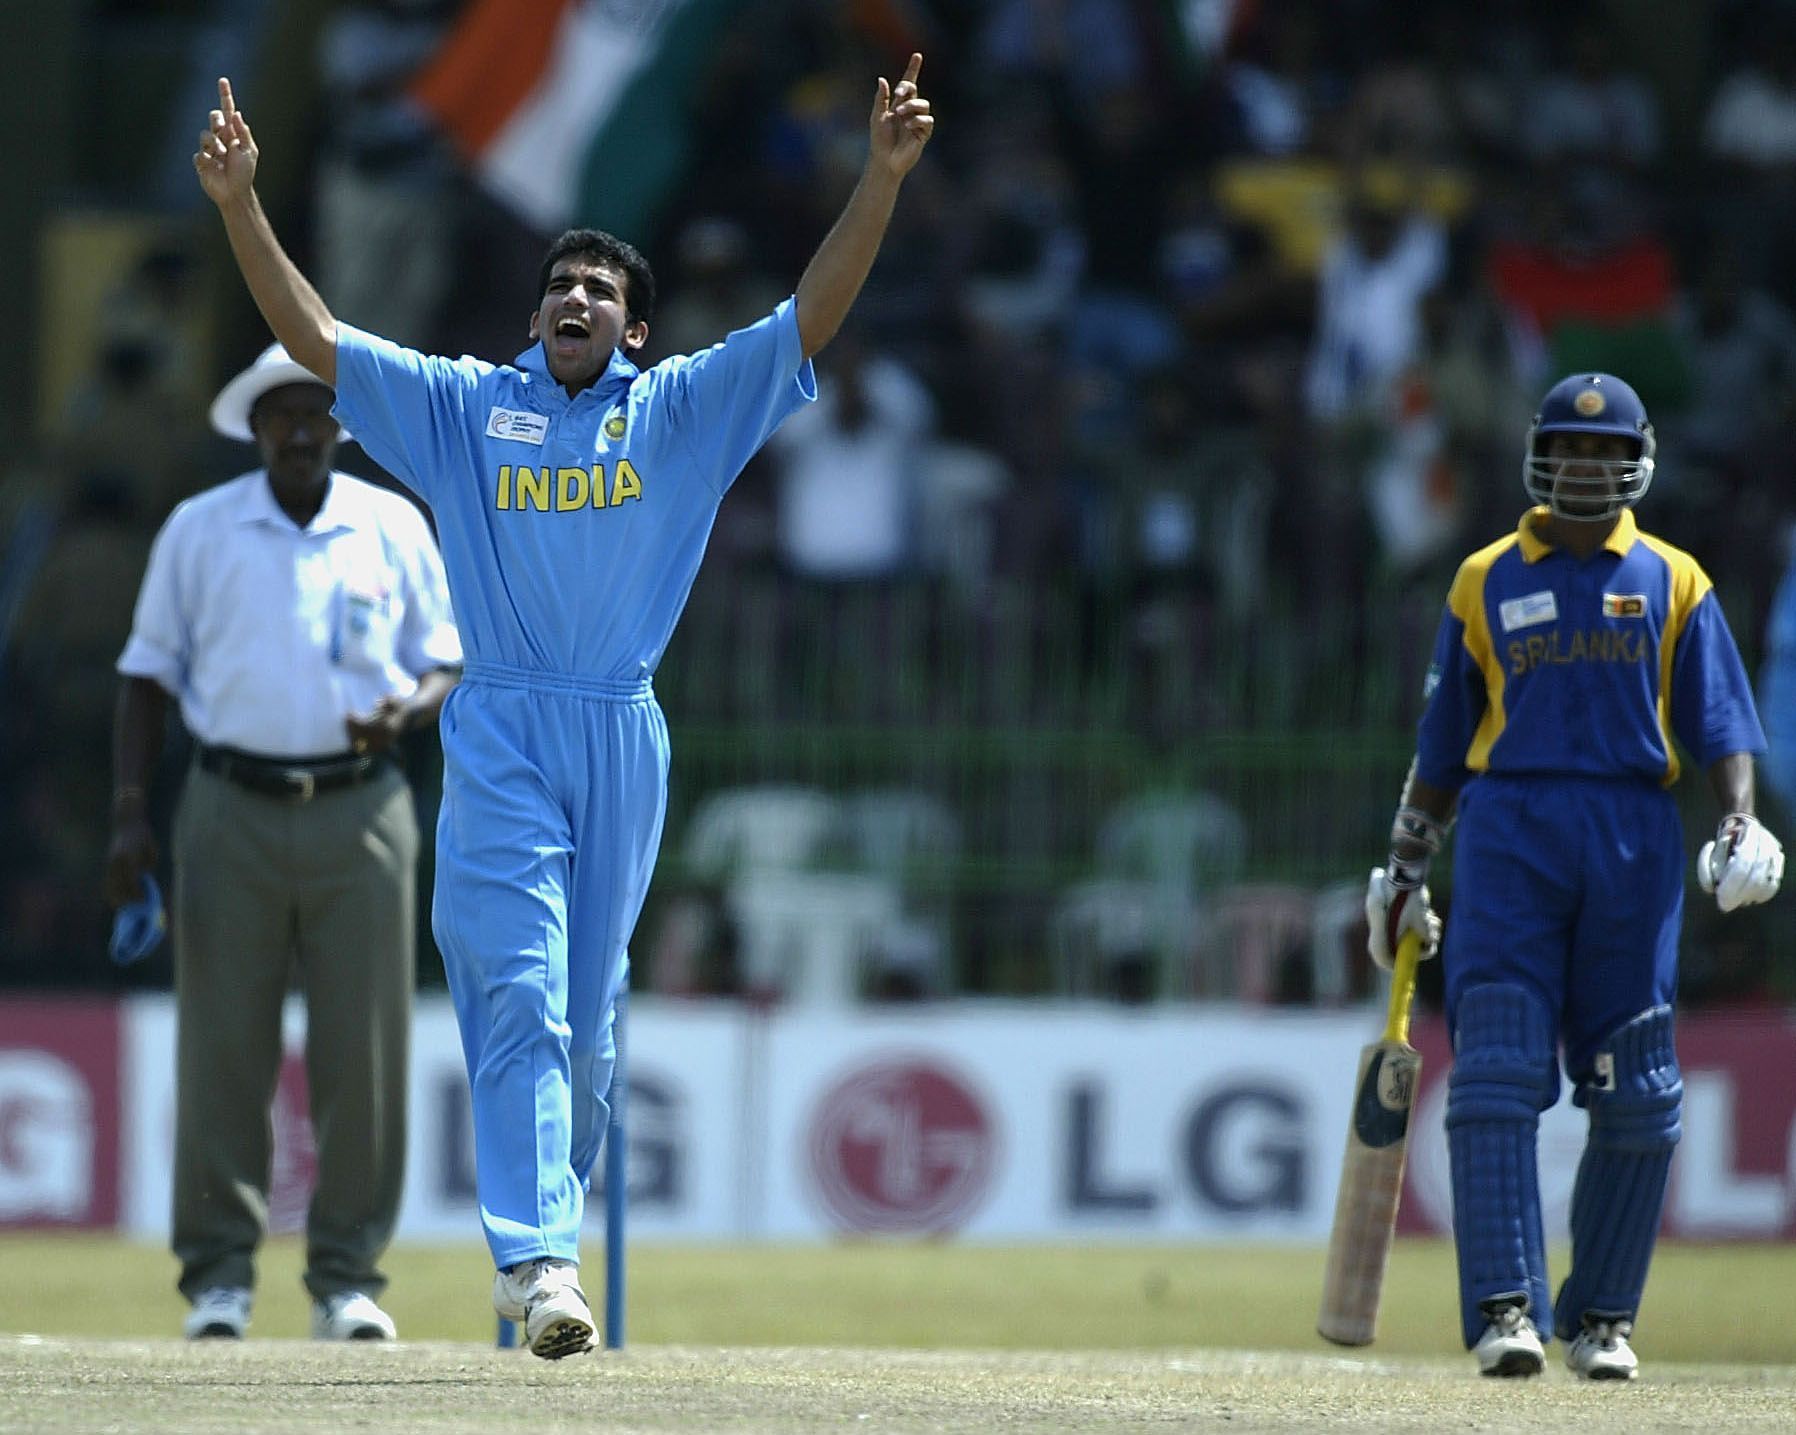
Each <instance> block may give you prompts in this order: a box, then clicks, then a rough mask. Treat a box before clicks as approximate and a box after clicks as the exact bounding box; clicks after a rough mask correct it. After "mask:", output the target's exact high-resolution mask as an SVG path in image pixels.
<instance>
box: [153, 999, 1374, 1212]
mask: <svg viewBox="0 0 1796 1435" xmlns="http://www.w3.org/2000/svg"><path fill="white" fill-rule="evenodd" d="M125 1029H126V1037H125V1067H126V1078H125V1082H124V1088H125V1092H126V1111H125V1121H124V1125H125V1132H126V1134H125V1145H126V1160H125V1168H126V1169H125V1182H124V1186H125V1198H124V1215H123V1224H124V1226H125V1227H126V1229H128V1230H131V1231H133V1232H136V1233H138V1234H142V1235H146V1236H158V1237H159V1236H161V1235H163V1234H164V1233H165V1232H166V1230H167V1224H168V1213H169V1196H170V1182H169V1157H170V1152H171V1150H172V1145H173V1129H174V1047H173V1042H174V1021H173V1008H172V1005H171V1004H170V1003H169V1002H168V1001H167V1000H166V999H159V998H142V999H138V1000H134V1001H132V1002H131V1003H130V1004H129V1008H128V1011H127V1019H126V1024H125ZM1368 1029H1369V1018H1368V1017H1366V1016H1365V1015H1364V1014H1349V1015H1345V1016H1343V1015H1333V1016H1321V1017H1319V1016H1314V1015H1303V1016H1274V1015H1269V1014H1266V1013H1254V1014H1252V1015H1247V1014H1243V1013H1241V1012H1228V1011H1218V1012H1205V1013H1193V1012H1189V1011H1187V1012H1176V1013H1175V1012H1149V1013H1140V1014H1135V1013H1127V1012H1114V1011H1103V1010H1098V1011H1094V1010H1092V1009H1090V1008H1055V1007H1043V1006H1041V1005H1033V1004H1032V1005H1022V1004H1018V1005H996V1006H990V1007H988V1006H985V1005H956V1006H945V1007H917V1008H911V1009H907V1010H906V1011H905V1012H903V1013H902V1014H895V1015H891V1016H881V1015H877V1014H872V1015H869V1014H862V1013H856V1012H842V1013H840V1014H833V1015H829V1014H815V1013H799V1012H794V1013H779V1012H772V1013H769V1012H766V1011H756V1010H752V1009H747V1008H744V1007H740V1006H736V1005H733V1004H724V1003H670V1002H654V1001H650V1000H645V999H642V998H638V999H637V1000H636V1003H635V1006H634V1008H633V1010H632V1011H631V1014H630V1019H629V1025H628V1032H627V1041H628V1048H629V1063H630V1073H631V1087H630V1095H629V1105H628V1108H627V1119H628V1128H627V1129H628V1133H629V1140H630V1182H629V1184H630V1232H631V1235H632V1236H633V1237H644V1238H649V1239H669V1240H687V1241H710V1240H741V1239H756V1238H766V1239H776V1240H820V1239H827V1238H830V1237H831V1236H834V1235H838V1234H841V1233H843V1232H848V1231H860V1232H868V1233H874V1234H895V1235H902V1234H939V1235H947V1234H958V1235H961V1236H963V1237H966V1238H969V1239H985V1240H1014V1239H1029V1240H1054V1239H1078V1238H1081V1237H1085V1236H1093V1235H1101V1236H1106V1237H1116V1238H1129V1237H1140V1238H1143V1239H1177V1238H1186V1237H1189V1238H1215V1237H1224V1236H1241V1237H1250V1238H1253V1239H1256V1240H1298V1241H1316V1240H1320V1239H1322V1238H1323V1237H1324V1236H1325V1235H1326V1232H1327V1228H1328V1221H1329V1216H1330V1213H1331V1211H1332V1209H1333V1201H1334V1183H1335V1180H1336V1176H1337V1172H1336V1169H1335V1167H1336V1165H1337V1163H1338V1160H1339V1141H1340V1133H1341V1132H1342V1131H1343V1130H1344V1129H1345V1122H1346V1119H1347V1106H1348V1100H1349V1092H1348V1089H1347V1088H1348V1086H1349V1084H1350V1078H1351V1073H1352V1071H1353V1069H1354V1059H1355V1053H1356V1052H1357V1050H1358V1047H1359V1045H1360V1043H1361V1042H1363V1041H1364V1040H1365V1039H1366V1036H1367V1032H1368ZM286 1037H287V1042H288V1055H287V1059H286V1061H285V1063H284V1064H283V1070H284V1072H285V1073H287V1074H289V1075H291V1074H292V1073H295V1072H298V1073H300V1076H299V1078H298V1085H299V1088H300V1091H301V1092H302V1093H303V1061H302V1056H301V1053H302V1051H303V1042H304V1015H303V1010H302V1009H301V1008H300V1007H299V1006H298V1005H297V1003H296V1004H294V1005H292V1006H291V1007H290V1008H289V1010H288V1014H287V1022H286ZM294 1084H295V1083H294V1082H293V1081H291V1080H286V1081H284V1082H283V1087H282V1094H283V1097H284V1098H285V1097H287V1093H288V1092H289V1091H290V1089H291V1088H292V1087H293V1085H294ZM289 1105H290V1098H289V1099H286V1100H277V1104H276V1115H277V1119H276V1123H275V1126H276V1143H275V1145H276V1151H275V1160H274V1166H275V1180H274V1189H273V1193H272V1195H271V1203H270V1204H271V1207H272V1208H273V1211H274V1217H275V1219H274V1220H273V1222H272V1223H273V1224H274V1225H275V1226H276V1228H277V1229H296V1228H298V1227H299V1225H300V1224H301V1223H302V1221H303V1212H304V1201H303V1196H304V1190H303V1182H304V1181H305V1179H306V1178H307V1176H308V1175H309V1172H310V1170H311V1162H312V1159H313V1157H312V1152H311V1146H310V1136H309V1132H308V1131H306V1130H304V1129H303V1125H304V1123H303V1122H295V1121H294V1120H292V1119H290V1117H289V1116H288V1115H286V1114H284V1113H285V1112H286V1109H287V1107H288V1106H289ZM409 1112H410V1139H409V1144H408V1152H407V1161H408V1165H407V1180H406V1188H405V1189H406V1194H405V1202H404V1205H403V1207H402V1210H401V1214H400V1222H399V1232H398V1234H399V1235H400V1237H402V1238H411V1239H426V1240H430V1239H457V1238H466V1237H469V1236H472V1235H474V1234H475V1233H476V1232H477V1231H478V1229H479V1224H478V1213H477V1202H476V1196H475V1168H474V1152H473V1130H472V1122H471V1118H470V1114H469V1105H468V1086H467V1078H466V1075H465V1073H464V1071H463V1067H462V1056H461V1046H460V1041H459V1038H458V1036H457V1033H456V1028H455V1020H454V1015H453V1013H452V1011H451V1010H450V1007H449V1005H448V1003H447V1002H446V1001H443V1000H440V999H430V998H426V999H421V1000H420V1001H419V1003H418V1008H417V1015H416V1021H415V1026H414V1035H413V1042H412V1079H411V1092H410V1105H409ZM596 1186H597V1182H596V1181H595V1191H594V1193H593V1197H592V1199H591V1200H590V1201H589V1203H588V1217H587V1219H588V1225H589V1226H590V1227H593V1228H595V1229H596V1228H597V1227H599V1226H600V1225H601V1224H602V1222H603V1203H602V1199H601V1196H600V1193H599V1191H598V1190H597V1189H596Z"/></svg>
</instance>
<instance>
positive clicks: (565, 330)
mask: <svg viewBox="0 0 1796 1435" xmlns="http://www.w3.org/2000/svg"><path fill="white" fill-rule="evenodd" d="M591 344H592V325H591V324H590V323H589V322H587V320H586V319H585V318H584V317H583V316H582V315H579V314H563V315H562V316H561V317H560V318H559V319H557V320H556V321H555V328H554V331H553V332H552V333H551V334H550V335H549V345H550V348H551V349H552V350H553V351H554V353H555V354H556V356H557V357H559V358H563V359H580V358H584V357H585V356H586V353H587V350H588V348H589V347H590V346H591Z"/></svg>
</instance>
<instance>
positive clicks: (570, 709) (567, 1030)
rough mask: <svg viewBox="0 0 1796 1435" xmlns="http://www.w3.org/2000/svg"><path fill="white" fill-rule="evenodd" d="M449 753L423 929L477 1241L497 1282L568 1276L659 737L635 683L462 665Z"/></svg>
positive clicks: (647, 863) (639, 880)
mask: <svg viewBox="0 0 1796 1435" xmlns="http://www.w3.org/2000/svg"><path fill="white" fill-rule="evenodd" d="M442 738H443V758H444V771H443V802H442V810H441V814H440V817H439V820H438V823H437V870H436V899H435V903H434V908H433V912H432V926H433V930H434V931H435V933H436V938H437V945H438V946H439V947H440V948H441V950H442V953H443V965H444V969H445V971H446V973H447V975H448V978H449V991H450V995H451V997H452V998H453V1000H454V1003H455V1015H456V1021H457V1023H458V1025H459V1027H460V1029H461V1040H462V1054H463V1056H464V1058H465V1060H466V1062H467V1067H468V1080H469V1084H470V1086H471V1088H472V1094H473V1106H474V1154H475V1168H476V1181H477V1185H478V1190H479V1196H480V1220H481V1224H482V1226H483V1227H484V1229H485V1232H486V1239H487V1244H488V1246H489V1247H490V1248H491V1250H492V1254H493V1262H494V1264H495V1265H496V1266H498V1267H499V1268H501V1269H503V1268H505V1267H507V1266H511V1265H515V1264H516V1263H518V1262H519V1261H527V1260H534V1259H536V1258H538V1257H543V1256H553V1257H557V1258H559V1259H563V1260H570V1261H577V1260H578V1259H579V1238H580V1220H581V1215H582V1212H583V1209H584V1204H585V1192H586V1186H587V1179H588V1177H589V1176H590V1174H591V1172H592V1168H593V1164H594V1162H595V1161H596V1160H597V1158H598V1154H599V1145H600V1142H601V1140H602V1138H603V1136H604V1132H605V1121H606V1115H607V1110H606V1104H605V1102H606V1096H607V1094H608V1092H609V1090H610V1086H611V1072H612V1067H613V1064H614V1061H615V1058H616V1050H617V1049H616V1044H615V1041H614V1039H613V1032H612V1021H613V1016H614V1013H615V1010H616V1002H617V995H618V992H619V991H620V990H621V989H622V986H623V983H624V980H625V974H626V972H627V970H628V961H629V958H628V945H629V939H630V933H631V931H632V929H633V928H634V927H635V925H636V919H637V917H638V915H639V914H640V913H641V911H642V902H643V898H644V896H645V895H646V894H647V891H648V885H649V878H650V876H651V875H652V873H653V871H654V867H655V855H656V852H657V851H658V849H659V847H660V845H661V827H662V821H663V819H664V817H665V815H666V810H667V769H668V741H667V723H666V720H665V719H664V718H663V716H662V713H661V708H660V705H659V704H658V703H656V701H655V697H654V692H653V689H652V687H651V685H650V684H649V682H648V681H646V680H644V681H641V682H633V683H622V682H610V681H605V680H600V679H591V678H576V677H570V676H565V675H560V674H553V673H543V672H535V671H526V670H522V669H518V668H511V667H506V666H504V665H500V664H495V663H488V662H469V663H468V664H467V666H466V668H465V670H464V675H463V678H462V681H461V683H460V685H459V686H457V687H456V689H455V690H454V691H453V692H452V693H451V694H450V695H449V700H448V702H447V703H446V704H445V705H444V708H443V715H442Z"/></svg>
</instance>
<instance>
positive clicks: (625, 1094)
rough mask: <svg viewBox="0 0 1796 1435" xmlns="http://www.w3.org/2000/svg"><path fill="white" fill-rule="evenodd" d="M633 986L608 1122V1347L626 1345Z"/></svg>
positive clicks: (620, 1006)
mask: <svg viewBox="0 0 1796 1435" xmlns="http://www.w3.org/2000/svg"><path fill="white" fill-rule="evenodd" d="M629 1013H630V989H629V987H627V986H626V987H624V989H623V990H622V991H620V992H619V993H618V994H617V1020H616V1022H615V1023H614V1025H613V1027H612V1031H613V1033H614V1039H615V1041H616V1044H617V1062H616V1065H615V1066H614V1067H613V1068H612V1076H611V1101H610V1106H611V1114H610V1116H609V1117H608V1118H607V1120H606V1124H605V1349H607V1350H622V1349H623V1348H624V1214H625V1210H626V1206H627V1201H626V1199H625V1197H626V1195H627V1186H628V1174H629V1173H628V1159H627V1158H628V1156H629V1142H628V1140H627V1139H626V1138H625V1136H624V1107H625V1105H626V1104H627V1103H628V1101H629V1093H630V1077H629V1066H628V1064H627V1054H628V1051H629V1045H628V1039H627V1038H628V1030H627V1029H628V1026H629V1022H628V1020H627V1018H628V1016H629Z"/></svg>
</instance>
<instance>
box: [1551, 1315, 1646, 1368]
mask: <svg viewBox="0 0 1796 1435" xmlns="http://www.w3.org/2000/svg"><path fill="white" fill-rule="evenodd" d="M1633 1333H1634V1323H1633V1322H1632V1321H1631V1320H1610V1319H1607V1318H1605V1317H1602V1316H1594V1315H1587V1316H1585V1317H1584V1329H1582V1330H1581V1331H1579V1332H1578V1334H1577V1336H1576V1337H1575V1338H1574V1339H1573V1340H1572V1343H1571V1344H1570V1345H1568V1346H1566V1347H1565V1368H1566V1369H1567V1370H1569V1371H1571V1373H1572V1374H1573V1375H1576V1376H1577V1377H1579V1378H1580V1379H1582V1380H1632V1379H1633V1378H1634V1377H1635V1376H1637V1375H1638V1374H1640V1358H1639V1357H1638V1356H1637V1355H1635V1354H1634V1347H1633V1346H1631V1345H1629V1344H1628V1337H1629V1336H1630V1335H1632V1334H1633Z"/></svg>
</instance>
